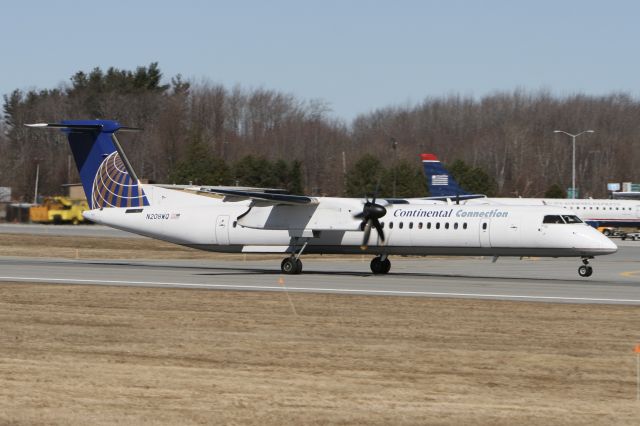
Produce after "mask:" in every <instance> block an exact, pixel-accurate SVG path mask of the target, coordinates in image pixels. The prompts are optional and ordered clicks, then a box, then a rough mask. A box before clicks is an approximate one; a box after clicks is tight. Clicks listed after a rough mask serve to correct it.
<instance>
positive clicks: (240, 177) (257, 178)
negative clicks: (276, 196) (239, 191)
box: [233, 155, 278, 188]
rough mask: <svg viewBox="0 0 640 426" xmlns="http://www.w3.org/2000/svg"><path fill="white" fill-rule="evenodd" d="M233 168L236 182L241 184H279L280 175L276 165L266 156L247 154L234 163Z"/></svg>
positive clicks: (257, 185)
mask: <svg viewBox="0 0 640 426" xmlns="http://www.w3.org/2000/svg"><path fill="white" fill-rule="evenodd" d="M233 170H234V176H235V179H236V182H237V183H238V185H240V186H255V187H260V188H267V187H268V188H273V187H276V186H278V176H277V175H276V173H275V170H274V166H273V165H272V164H271V163H270V162H269V161H268V160H267V159H266V158H264V157H254V156H253V155H247V156H246V157H243V158H242V159H241V160H240V161H238V162H237V163H236V164H235V165H234V167H233Z"/></svg>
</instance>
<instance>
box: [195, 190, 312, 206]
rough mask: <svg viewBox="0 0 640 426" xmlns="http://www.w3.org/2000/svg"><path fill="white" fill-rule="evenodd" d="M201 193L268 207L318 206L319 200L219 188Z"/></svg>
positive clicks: (302, 196) (299, 196)
mask: <svg viewBox="0 0 640 426" xmlns="http://www.w3.org/2000/svg"><path fill="white" fill-rule="evenodd" d="M199 192H206V193H210V194H220V195H224V197H225V198H224V199H225V201H240V200H254V201H258V202H260V203H261V204H266V205H274V206H275V205H282V204H285V205H291V206H298V205H307V206H309V205H315V204H318V199H317V198H315V197H307V196H304V195H290V194H279V193H270V192H257V191H241V190H231V189H219V188H206V189H201V190H200V191H199Z"/></svg>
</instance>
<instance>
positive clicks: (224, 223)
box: [216, 216, 229, 246]
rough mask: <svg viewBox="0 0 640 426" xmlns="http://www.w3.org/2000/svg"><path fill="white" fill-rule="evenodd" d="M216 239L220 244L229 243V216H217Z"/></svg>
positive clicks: (225, 244) (226, 244)
mask: <svg viewBox="0 0 640 426" xmlns="http://www.w3.org/2000/svg"><path fill="white" fill-rule="evenodd" d="M216 241H217V244H218V245H220V246H228V245H229V216H218V218H217V219H216Z"/></svg>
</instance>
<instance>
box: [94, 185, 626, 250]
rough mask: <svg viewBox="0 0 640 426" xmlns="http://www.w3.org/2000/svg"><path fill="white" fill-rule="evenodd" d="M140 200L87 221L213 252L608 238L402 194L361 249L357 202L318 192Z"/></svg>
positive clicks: (515, 213) (543, 246)
mask: <svg viewBox="0 0 640 426" xmlns="http://www.w3.org/2000/svg"><path fill="white" fill-rule="evenodd" d="M144 192H145V194H146V195H147V197H148V198H149V203H150V206H146V207H144V208H142V207H140V208H104V209H101V210H98V209H96V210H90V211H88V212H85V217H86V218H87V219H89V220H91V221H94V222H97V223H101V224H104V225H108V226H111V227H114V228H118V229H122V230H126V231H130V232H134V233H137V234H140V235H145V236H148V237H152V238H156V239H161V240H165V241H169V242H172V243H176V244H181V245H185V246H189V247H194V248H199V249H203V250H210V251H218V252H245V253H257V252H259V253H290V252H294V251H296V250H299V249H300V248H301V246H302V245H303V244H304V243H305V242H307V243H308V245H307V247H306V249H305V253H327V254H329V253H363V252H364V253H384V254H413V255H429V254H440V255H456V254H458V255H494V256H552V257H558V256H594V255H602V254H610V253H614V252H615V251H616V250H617V247H616V245H615V244H613V243H612V242H611V240H609V239H608V238H606V237H604V236H603V235H602V234H600V233H599V232H597V231H596V230H595V229H593V228H591V227H590V226H587V225H585V224H583V223H577V224H543V218H544V217H545V216H546V215H558V214H567V211H566V210H563V209H558V208H553V207H549V206H539V207H532V206H509V205H503V206H501V205H475V206H472V205H447V204H442V203H433V202H431V201H420V200H411V201H410V202H408V203H406V204H393V205H387V206H386V209H387V213H386V215H385V216H384V217H382V218H381V219H380V222H381V223H382V224H383V227H384V228H383V229H384V232H385V237H386V239H385V241H384V242H382V241H381V240H380V239H379V237H378V235H377V233H376V232H375V231H373V232H372V235H371V239H370V241H369V245H368V247H367V248H366V249H365V250H364V251H363V249H362V248H361V244H362V238H363V232H362V231H361V229H360V226H361V220H359V219H356V218H354V215H355V214H357V213H359V212H360V211H362V206H363V200H360V199H351V198H331V197H320V198H318V199H317V200H318V203H317V204H314V205H294V206H291V205H276V206H274V205H270V204H267V203H265V204H263V205H260V202H255V201H253V202H252V201H251V200H239V201H228V200H224V199H222V198H216V197H210V196H204V195H198V194H193V193H188V192H184V191H178V190H172V189H167V188H162V187H157V186H153V185H145V186H144Z"/></svg>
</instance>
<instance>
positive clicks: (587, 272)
mask: <svg viewBox="0 0 640 426" xmlns="http://www.w3.org/2000/svg"><path fill="white" fill-rule="evenodd" d="M592 274H593V268H592V267H591V266H587V265H581V266H580V267H579V268H578V275H580V276H581V277H590V276H591V275H592Z"/></svg>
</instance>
